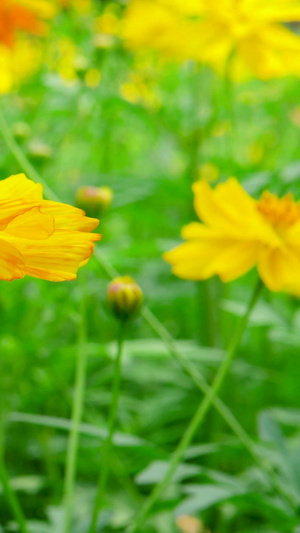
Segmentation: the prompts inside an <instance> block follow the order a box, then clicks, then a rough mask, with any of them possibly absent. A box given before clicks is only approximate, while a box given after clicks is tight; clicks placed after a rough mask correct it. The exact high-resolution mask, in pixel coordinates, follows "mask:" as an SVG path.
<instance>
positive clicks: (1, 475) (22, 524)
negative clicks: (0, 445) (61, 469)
mask: <svg viewBox="0 0 300 533" xmlns="http://www.w3.org/2000/svg"><path fill="white" fill-rule="evenodd" d="M0 482H1V484H2V488H3V493H4V496H5V498H6V501H7V503H8V505H9V507H10V509H11V511H12V514H13V516H14V518H15V520H16V522H17V524H18V526H19V531H20V533H29V532H28V529H27V526H26V519H25V517H24V514H23V511H22V509H21V506H20V504H19V500H18V498H17V496H16V494H15V492H14V490H13V489H12V486H11V484H10V481H9V476H8V474H7V471H6V468H5V465H4V462H3V461H2V460H1V461H0Z"/></svg>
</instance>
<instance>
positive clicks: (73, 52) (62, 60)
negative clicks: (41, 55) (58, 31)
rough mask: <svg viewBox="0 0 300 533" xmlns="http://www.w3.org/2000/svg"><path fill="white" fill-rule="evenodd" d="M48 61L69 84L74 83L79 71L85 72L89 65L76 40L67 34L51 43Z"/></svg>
mask: <svg viewBox="0 0 300 533" xmlns="http://www.w3.org/2000/svg"><path fill="white" fill-rule="evenodd" d="M46 63H47V66H48V67H49V69H50V70H52V71H55V72H57V73H58V75H59V76H60V77H61V79H62V80H64V81H66V82H67V83H69V84H74V82H76V81H77V80H78V75H79V73H85V72H86V70H87V69H88V67H89V64H88V60H87V59H86V58H85V56H84V55H82V52H81V51H80V50H79V49H78V48H77V46H76V44H75V42H74V40H73V39H71V38H70V37H67V36H64V37H62V38H60V39H59V40H55V41H54V42H53V43H51V44H50V46H49V48H48V53H47V59H46Z"/></svg>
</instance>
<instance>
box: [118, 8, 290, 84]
mask: <svg viewBox="0 0 300 533" xmlns="http://www.w3.org/2000/svg"><path fill="white" fill-rule="evenodd" d="M291 21H300V3H299V1H298V0H264V1H263V2H262V1H261V0H239V1H236V0H222V2H218V1H216V0H186V1H185V2H182V1H181V0H131V1H130V3H129V6H128V8H127V10H126V12H125V16H124V20H123V37H124V40H125V44H126V45H127V46H128V47H129V48H130V49H133V50H139V49H141V48H149V49H154V50H156V51H158V52H160V53H161V54H163V55H164V56H166V57H169V58H173V59H176V60H179V61H183V60H185V59H193V60H196V61H200V62H204V63H206V64H209V65H211V66H212V67H213V68H215V69H216V70H218V71H220V72H222V73H224V72H225V71H226V72H227V73H229V74H230V75H231V76H233V77H235V78H237V79H243V78H244V77H247V76H251V75H252V76H253V75H254V76H257V77H259V78H262V79H267V78H272V77H278V76H284V75H294V74H295V75H299V74H300V64H299V53H300V38H299V37H298V36H297V35H296V34H295V33H293V32H292V31H290V30H289V29H288V28H287V27H285V26H284V25H283V23H285V22H291Z"/></svg>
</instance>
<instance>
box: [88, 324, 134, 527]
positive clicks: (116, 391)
mask: <svg viewBox="0 0 300 533" xmlns="http://www.w3.org/2000/svg"><path fill="white" fill-rule="evenodd" d="M124 333H125V322H123V321H121V322H120V329H119V335H118V351H117V355H116V358H115V362H114V376H113V386H112V398H111V406H110V412H109V420H108V436H107V440H106V442H105V443H104V446H103V455H102V469H101V472H100V477H99V483H98V489H97V494H96V499H95V504H94V510H93V515H92V522H91V525H90V528H89V533H95V532H96V527H97V520H98V516H99V513H100V511H101V509H102V507H103V503H104V498H105V490H106V484H107V480H108V475H109V468H110V456H111V449H112V445H113V436H114V430H115V425H116V419H117V412H118V403H119V396H120V382H121V357H122V351H123V344H124Z"/></svg>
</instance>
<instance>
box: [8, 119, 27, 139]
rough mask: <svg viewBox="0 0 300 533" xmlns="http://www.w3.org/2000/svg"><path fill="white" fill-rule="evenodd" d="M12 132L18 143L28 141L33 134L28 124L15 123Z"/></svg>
mask: <svg viewBox="0 0 300 533" xmlns="http://www.w3.org/2000/svg"><path fill="white" fill-rule="evenodd" d="M12 131H13V134H14V137H15V139H17V141H26V139H28V137H30V134H31V128H30V126H29V124H27V122H15V123H14V124H13V125H12Z"/></svg>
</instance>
